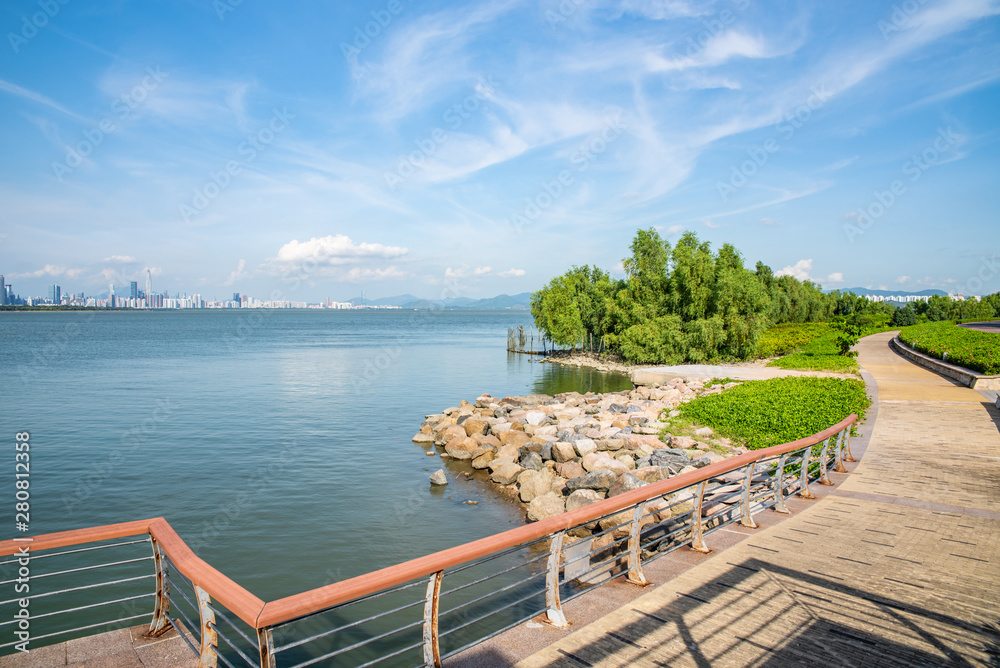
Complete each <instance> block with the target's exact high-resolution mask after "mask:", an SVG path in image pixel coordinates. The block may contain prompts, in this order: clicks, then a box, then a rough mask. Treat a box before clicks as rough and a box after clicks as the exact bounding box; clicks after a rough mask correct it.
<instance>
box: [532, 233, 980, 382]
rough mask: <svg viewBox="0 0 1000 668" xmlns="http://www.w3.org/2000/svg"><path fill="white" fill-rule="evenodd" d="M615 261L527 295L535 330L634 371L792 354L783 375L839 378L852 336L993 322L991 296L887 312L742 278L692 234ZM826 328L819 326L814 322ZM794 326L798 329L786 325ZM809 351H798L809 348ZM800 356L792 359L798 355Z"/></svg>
mask: <svg viewBox="0 0 1000 668" xmlns="http://www.w3.org/2000/svg"><path fill="white" fill-rule="evenodd" d="M630 250H631V255H630V256H629V257H626V258H625V259H623V260H622V266H623V267H624V269H625V278H624V279H615V278H612V277H611V275H610V274H609V273H608V272H607V271H604V270H603V269H600V268H598V267H591V266H583V267H576V266H574V267H573V268H571V269H570V270H569V271H567V272H566V273H565V274H563V275H562V276H557V277H556V278H554V279H552V280H551V281H550V282H549V283H548V284H547V285H546V286H545V287H543V288H542V289H541V290H539V291H537V292H535V293H533V294H532V295H531V314H532V316H534V319H535V325H536V326H537V327H538V328H539V330H541V331H542V332H543V333H544V334H545V336H546V337H548V339H550V340H551V341H552V342H554V343H555V344H557V345H560V346H565V347H576V346H580V347H584V344H585V343H586V344H588V345H591V342H593V344H592V345H593V347H594V349H600V350H603V351H608V352H610V353H613V354H616V355H618V356H620V357H621V358H622V359H624V360H625V361H626V362H631V363H637V364H680V363H692V364H699V363H705V362H721V361H726V360H745V359H753V358H758V357H770V356H772V355H780V354H786V353H790V352H791V353H795V354H796V355H798V356H797V357H793V358H792V359H791V360H786V361H784V362H782V363H780V364H779V366H781V365H796V366H786V368H804V369H829V370H834V371H841V370H847V369H853V368H855V367H856V365H854V364H853V363H852V362H850V361H845V360H834V359H832V358H831V354H830V353H829V351H828V349H829V340H828V339H827V338H825V337H826V336H827V335H828V334H829V333H830V331H831V330H833V331H835V332H836V334H835V335H834V337H833V340H834V341H835V343H836V354H837V355H839V356H843V357H849V356H850V348H851V346H852V345H853V344H854V343H856V342H857V339H858V338H859V337H860V336H865V335H867V334H871V333H874V332H877V331H883V330H884V329H886V328H887V327H889V326H892V327H903V326H906V325H910V324H915V323H917V322H920V321H926V320H940V319H943V318H946V317H947V318H989V317H993V316H994V315H1000V293H997V294H994V295H990V296H989V297H986V298H984V299H983V300H982V301H979V302H977V301H972V300H970V301H959V300H952V299H950V298H948V297H943V296H937V297H932V298H931V300H930V302H916V303H911V304H907V305H906V307H905V308H897V307H896V306H893V305H892V304H889V303H884V302H872V301H869V300H867V299H865V298H864V297H860V296H858V295H854V294H850V293H840V292H832V293H829V294H825V293H824V292H823V291H822V290H821V289H820V286H819V285H817V284H815V283H812V282H810V281H799V280H797V279H795V278H793V277H791V276H775V274H774V272H773V271H772V270H771V268H770V267H768V266H767V265H765V264H763V263H762V262H758V263H757V264H756V266H755V267H754V268H753V269H752V270H751V269H749V268H747V267H745V266H744V261H743V256H742V255H741V254H740V252H739V251H738V250H737V249H736V248H734V247H733V246H732V245H730V244H723V245H722V246H721V247H720V248H719V249H718V251H713V250H712V248H711V246H710V245H709V244H708V242H703V241H700V240H699V239H698V236H697V235H695V234H694V233H692V232H688V233H686V234H684V235H683V236H682V237H681V238H680V239H679V240H678V241H677V243H676V245H673V246H671V244H670V243H669V242H668V241H666V240H665V239H662V238H661V237H660V235H659V234H658V233H657V232H656V230H654V229H647V230H638V231H637V232H636V235H635V238H634V239H633V240H632V245H631V246H630ZM822 323H827V324H822ZM796 326H801V327H796ZM819 338H823V340H822V341H821V342H819V343H816V344H815V345H816V349H815V350H806V349H805V346H807V345H809V344H810V343H812V342H813V341H814V340H816V339H819ZM799 353H801V354H799Z"/></svg>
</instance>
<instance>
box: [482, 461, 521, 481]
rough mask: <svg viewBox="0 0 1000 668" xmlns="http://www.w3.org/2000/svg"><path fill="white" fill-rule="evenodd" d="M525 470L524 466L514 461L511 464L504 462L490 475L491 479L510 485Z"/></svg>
mask: <svg viewBox="0 0 1000 668" xmlns="http://www.w3.org/2000/svg"><path fill="white" fill-rule="evenodd" d="M523 470H524V469H523V468H521V467H520V466H518V465H517V464H515V463H514V462H510V463H509V464H504V465H503V466H501V467H500V468H498V469H497V470H496V471H494V472H493V475H491V476H490V480H492V481H493V482H495V483H497V484H498V485H510V484H511V483H513V482H514V481H515V480H517V477H518V476H519V475H520V474H521V471H523Z"/></svg>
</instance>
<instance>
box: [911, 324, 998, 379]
mask: <svg viewBox="0 0 1000 668" xmlns="http://www.w3.org/2000/svg"><path fill="white" fill-rule="evenodd" d="M899 338H900V340H901V341H903V343H905V344H906V345H908V346H910V347H911V348H914V349H916V350H919V351H920V352H922V353H925V354H927V355H930V356H931V357H936V358H938V359H943V357H944V354H945V353H948V361H949V362H951V363H952V364H957V365H959V366H963V367H965V368H966V369H972V370H973V371H979V372H981V373H985V374H1000V335H997V334H991V333H990V332H978V331H976V330H974V329H966V328H964V327H957V326H956V325H955V324H954V323H952V322H950V321H947V322H929V323H925V324H923V325H913V326H912V327H907V328H905V329H903V330H902V331H900V333H899Z"/></svg>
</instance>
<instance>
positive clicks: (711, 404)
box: [677, 377, 871, 450]
mask: <svg viewBox="0 0 1000 668" xmlns="http://www.w3.org/2000/svg"><path fill="white" fill-rule="evenodd" d="M870 405H871V400H870V399H869V398H868V393H867V392H866V391H865V384H864V383H863V382H861V381H860V380H853V379H840V378H807V377H789V378H774V379H772V380H755V381H748V382H745V383H743V384H742V385H738V386H736V387H733V388H730V389H728V390H726V391H725V392H722V393H720V394H712V395H703V396H700V397H698V398H697V399H695V400H694V401H690V402H688V403H686V404H681V405H680V406H678V407H677V410H679V411H680V412H681V415H680V418H681V421H679V423H680V424H688V423H690V422H693V423H697V424H702V425H705V426H708V427H711V428H712V429H714V430H715V431H716V432H717V433H718V434H721V435H722V436H725V437H727V438H729V439H731V440H733V441H734V442H736V443H740V444H743V445H746V446H747V447H748V448H750V449H751V450H758V449H760V448H766V447H769V446H772V445H779V444H781V443H787V442H789V441H794V440H796V439H798V438H802V437H804V436H810V435H811V434H815V433H817V432H820V431H823V430H824V429H826V428H827V427H831V426H833V425H835V424H837V423H838V422H840V421H841V420H843V419H844V418H846V417H847V416H848V415H850V414H851V413H857V414H858V415H859V416H860V418H861V420H860V421H864V417H865V411H866V410H867V408H868V406H870Z"/></svg>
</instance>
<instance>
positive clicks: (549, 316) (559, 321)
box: [531, 276, 584, 347]
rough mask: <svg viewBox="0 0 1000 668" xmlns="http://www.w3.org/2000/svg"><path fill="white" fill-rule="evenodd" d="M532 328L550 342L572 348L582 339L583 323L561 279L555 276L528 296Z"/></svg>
mask: <svg viewBox="0 0 1000 668" xmlns="http://www.w3.org/2000/svg"><path fill="white" fill-rule="evenodd" d="M531 315H532V316H533V317H534V319H535V325H536V326H537V327H538V329H540V330H541V331H542V332H544V333H545V335H546V336H547V337H548V338H549V339H551V340H552V341H553V342H554V343H556V344H557V345H560V346H571V347H575V346H576V344H577V343H579V342H580V341H581V340H582V339H583V332H584V329H583V320H582V319H581V318H580V309H579V308H578V307H577V304H576V302H575V301H574V299H573V290H572V287H571V284H570V282H569V281H567V280H566V278H565V277H564V276H558V277H556V278H553V279H552V280H551V281H549V284H548V285H547V286H545V287H544V288H542V289H541V290H539V291H538V292H536V293H534V294H533V295H532V296H531Z"/></svg>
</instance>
